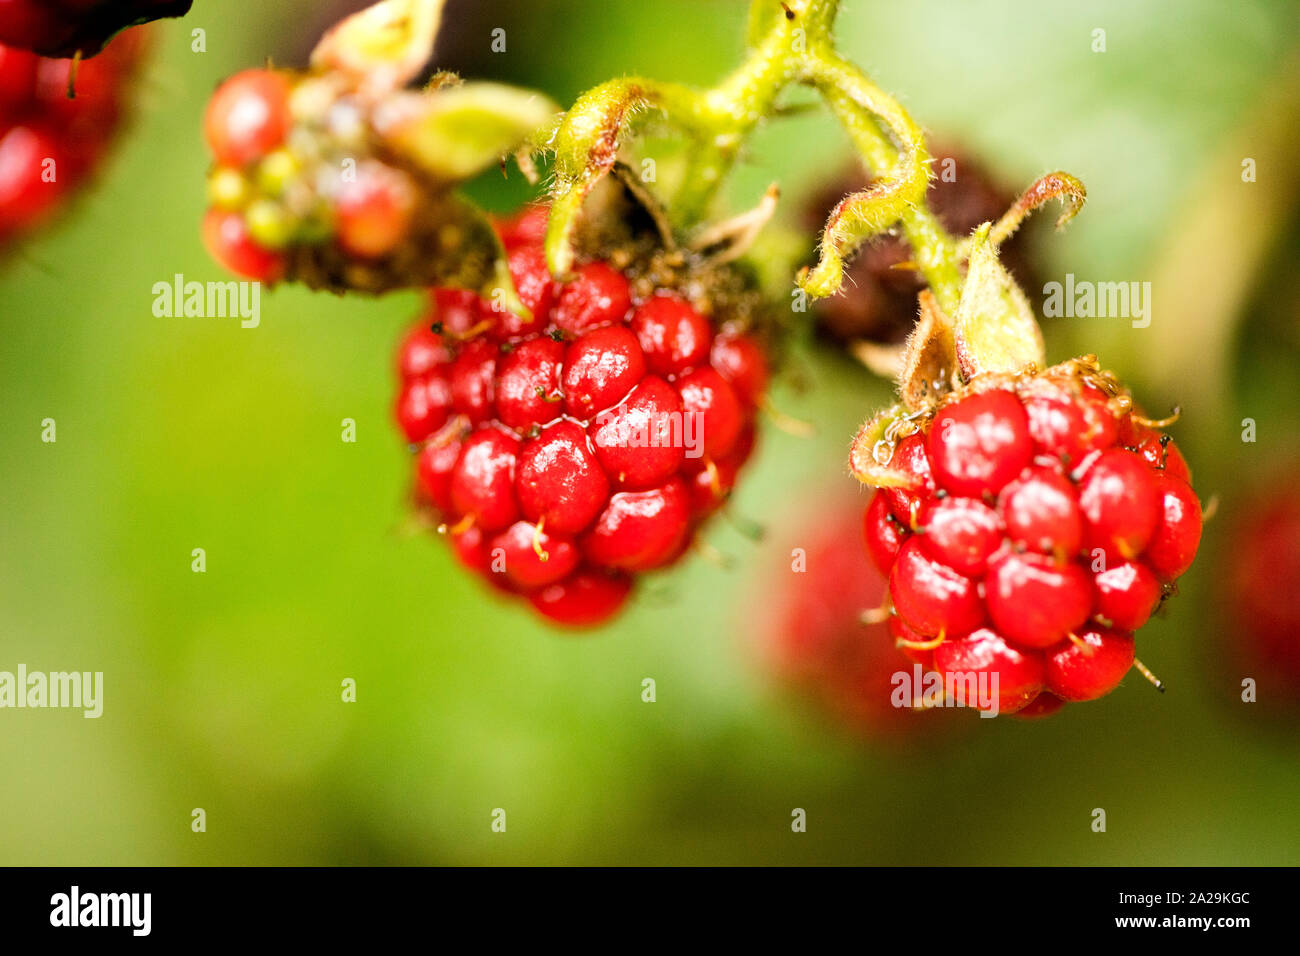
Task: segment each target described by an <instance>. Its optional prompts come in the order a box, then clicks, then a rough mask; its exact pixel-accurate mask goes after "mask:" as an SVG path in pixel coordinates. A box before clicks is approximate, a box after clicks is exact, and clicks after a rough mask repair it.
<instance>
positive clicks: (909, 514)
mask: <svg viewBox="0 0 1300 956" xmlns="http://www.w3.org/2000/svg"><path fill="white" fill-rule="evenodd" d="M889 467H890V469H891V470H893V471H897V472H901V473H902V474H903V475H904V476H906V479H907V482H908V483H907V484H906V485H904V486H901V487H887V488H883V489H881V490H882V491H883V492H884V495H885V497H886V499H888V501H889V510H890V512H891V513H892V514H893V515H894V517H895V518H897V519H898V520H899V521H901V522H902V523H903V525H904V527H908V528H910V527H912V525H913V524H915V523H917V522H918V521H919V520H920V508H921V502H922V501H924V500H925V499H926V498H928V497H929V496H930V495H932V494H934V490H935V489H934V477H933V475H932V474H931V473H930V456H929V455H928V454H927V453H926V450H925V436H924V435H921V434H916V435H908V436H907V437H906V438H904V439H903V440H902V441H900V442H899V443H898V447H896V448H895V449H894V454H893V456H892V457H891V458H890V459H889Z"/></svg>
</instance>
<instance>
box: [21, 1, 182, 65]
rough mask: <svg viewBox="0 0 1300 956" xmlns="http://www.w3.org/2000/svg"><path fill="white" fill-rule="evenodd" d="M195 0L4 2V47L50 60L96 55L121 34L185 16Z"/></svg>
mask: <svg viewBox="0 0 1300 956" xmlns="http://www.w3.org/2000/svg"><path fill="white" fill-rule="evenodd" d="M192 3H193V0H0V43H3V44H5V45H6V46H12V47H17V48H18V49H22V50H30V51H32V52H35V53H39V54H40V55H41V56H48V57H73V56H80V57H82V58H87V57H92V56H95V55H96V54H97V53H99V52H100V51H101V50H102V49H104V47H105V46H106V45H107V44H108V42H109V40H111V39H112V38H113V36H114V35H116V34H117V33H118V31H120V30H123V29H125V28H126V27H130V26H134V25H136V24H140V23H147V22H148V21H150V20H157V19H159V18H161V17H181V16H184V15H185V14H186V13H188V12H189V9H190V5H191V4H192Z"/></svg>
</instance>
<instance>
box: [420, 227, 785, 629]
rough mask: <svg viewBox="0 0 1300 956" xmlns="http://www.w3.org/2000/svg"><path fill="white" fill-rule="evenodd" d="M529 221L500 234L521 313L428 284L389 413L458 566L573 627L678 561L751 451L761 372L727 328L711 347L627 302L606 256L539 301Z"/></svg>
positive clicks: (654, 297)
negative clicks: (421, 319)
mask: <svg viewBox="0 0 1300 956" xmlns="http://www.w3.org/2000/svg"><path fill="white" fill-rule="evenodd" d="M529 222H532V223H533V224H532V225H528V224H527V223H525V222H523V221H520V222H516V223H507V224H504V225H503V226H502V227H501V228H502V229H503V230H506V235H505V236H503V241H504V242H505V245H506V246H507V248H508V250H509V262H510V268H511V274H512V277H513V279H514V282H515V285H516V288H517V289H518V291H519V293H520V296H521V298H522V299H523V301H524V303H525V304H526V305H527V306H529V308H530V309H532V310H533V312H534V315H533V319H532V320H531V321H529V322H524V321H521V320H519V319H518V318H517V317H515V316H513V314H511V313H505V312H498V311H496V310H495V309H494V308H493V304H491V303H489V302H487V301H485V300H482V299H480V298H479V297H478V295H476V294H475V293H473V292H467V291H466V292H458V291H453V290H449V289H438V290H433V292H432V296H431V298H432V309H431V311H430V314H429V315H428V316H427V317H426V320H425V325H424V326H423V327H420V328H416V329H413V330H411V331H409V332H408V333H407V336H406V338H405V339H404V340H403V342H402V345H401V348H400V351H399V356H398V363H397V364H398V374H399V377H400V379H401V383H402V384H401V392H400V394H399V399H398V405H397V413H396V415H397V419H398V424H399V426H400V427H401V428H402V430H403V432H404V433H405V434H406V436H407V439H408V440H409V441H411V442H414V443H416V444H420V443H423V447H421V448H420V450H419V454H418V456H417V460H416V469H415V470H416V476H417V488H416V500H417V503H418V504H419V505H421V506H423V507H425V508H428V509H432V510H434V511H436V512H437V517H438V519H439V522H440V524H442V525H445V526H446V527H448V528H449V529H452V530H453V532H455V533H454V534H453V535H452V537H453V546H454V547H455V548H456V549H457V551H458V553H459V554H460V556H461V558H462V563H465V564H466V566H467V567H470V568H472V569H473V570H475V571H476V572H477V573H479V574H482V575H484V576H486V577H487V578H488V579H489V580H490V581H491V583H492V584H493V586H495V587H497V588H499V589H502V590H506V591H508V592H510V593H512V594H514V595H516V596H517V597H518V596H524V595H525V594H526V595H527V596H528V597H529V599H530V600H531V601H532V603H533V605H534V606H535V607H536V608H537V610H538V611H539V612H540V613H541V614H543V615H544V616H547V617H549V618H551V619H552V620H555V621H557V622H561V623H570V624H574V625H580V624H590V623H595V622H596V621H598V620H601V619H603V618H604V617H606V616H609V615H612V614H613V613H614V612H615V611H616V610H617V609H618V607H619V606H620V605H621V604H622V603H623V601H624V599H625V598H626V596H627V594H628V593H629V591H630V588H631V579H630V578H628V577H627V576H626V575H628V574H632V573H640V572H643V571H648V570H651V569H654V568H659V567H664V566H667V565H670V564H672V563H674V562H675V561H677V560H678V559H679V558H680V557H681V556H682V555H683V554H684V553H685V552H686V551H687V550H688V546H689V544H690V542H691V539H692V538H693V536H694V534H695V533H696V530H697V529H698V527H699V526H700V524H701V523H702V522H703V521H704V520H705V519H706V518H707V517H708V516H709V515H710V514H712V513H713V512H714V511H716V510H717V509H718V508H719V507H720V506H721V505H722V504H723V503H724V502H725V501H726V500H727V497H728V496H729V495H730V493H731V491H732V488H733V487H734V486H735V483H736V480H737V477H738V475H739V473H740V471H741V469H742V468H743V466H744V465H745V464H746V462H747V461H748V459H749V457H750V455H751V453H752V451H753V448H754V437H755V434H754V417H755V413H756V407H757V405H758V404H759V403H760V402H761V400H762V395H761V388H762V387H763V384H764V383H765V382H766V368H767V365H766V361H765V359H764V357H763V354H762V351H761V349H759V347H758V346H757V344H756V342H755V341H754V340H753V339H751V338H750V337H748V336H746V335H745V334H743V333H742V332H740V331H738V330H736V329H734V328H733V329H732V330H730V331H728V332H727V333H726V338H725V340H724V339H722V338H719V339H718V340H717V341H722V342H724V345H725V348H724V349H723V350H722V351H718V350H716V349H715V348H713V347H712V346H714V345H716V342H715V340H714V335H713V329H712V326H711V325H710V324H709V323H708V322H707V321H706V320H705V319H704V317H703V316H702V315H701V314H700V313H698V312H696V311H695V310H694V309H692V308H691V307H690V306H688V305H686V304H685V301H684V300H683V299H682V298H680V296H679V294H678V293H677V292H675V291H670V290H668V289H661V290H658V291H653V290H652V291H651V292H650V293H649V296H648V298H646V299H642V300H639V305H640V308H639V309H636V310H634V309H633V308H632V302H631V285H630V284H629V281H628V279H627V278H626V277H625V276H624V275H623V274H622V273H620V272H618V271H617V270H615V269H613V268H612V267H611V266H610V265H609V264H608V263H605V262H599V261H595V262H588V263H586V264H584V265H582V266H580V267H579V268H578V270H577V274H576V276H575V277H574V279H573V280H572V281H570V282H568V283H566V284H564V285H563V286H562V287H561V288H560V290H559V294H558V295H556V294H555V283H554V282H553V281H552V280H551V278H550V276H549V274H548V273H547V272H546V265H545V257H544V256H543V254H542V249H541V246H540V244H539V241H538V237H539V236H540V219H539V218H538V217H537V216H536V215H534V216H533V218H532V219H530V220H529ZM640 281H642V282H644V281H645V279H644V276H641V277H640ZM638 332H639V333H640V334H641V339H640V340H639V339H638ZM643 342H644V344H645V348H643ZM647 348H648V349H650V351H651V353H653V362H651V361H650V360H649V359H648V357H647V352H646V349H647ZM715 355H717V356H719V358H718V365H719V367H715V366H714V365H713V364H712V363H713V361H714V356H715ZM723 368H725V369H726V374H724V373H723V371H722V369H723ZM656 370H659V371H662V372H663V373H664V374H663V375H660V374H656ZM665 376H667V377H665ZM733 382H734V383H735V384H734V385H733V384H732V383H733ZM742 388H743V389H748V390H749V391H746V392H745V393H744V398H743V399H742V397H741V396H740V395H738V394H737V391H738V389H742ZM468 528H474V529H478V530H479V531H480V532H481V534H480V535H479V536H478V537H473V536H471V535H470V534H469V532H468V531H467V530H466V529H468ZM552 545H553V546H554V548H553V550H554V551H555V552H556V557H555V558H554V560H552V559H551V558H549V557H548V558H547V559H545V560H544V559H543V558H542V554H548V553H549V552H550V550H552ZM503 562H504V563H503Z"/></svg>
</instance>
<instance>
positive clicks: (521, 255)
mask: <svg viewBox="0 0 1300 956" xmlns="http://www.w3.org/2000/svg"><path fill="white" fill-rule="evenodd" d="M506 261H507V263H508V265H509V267H510V278H511V279H512V280H514V283H515V291H516V292H518V293H519V301H521V302H522V303H523V304H524V306H525V307H526V308H527V309H528V311H529V312H531V313H532V315H533V318H532V320H531V321H529V320H526V319H522V318H520V317H519V316H517V315H515V314H514V313H513V312H511V311H509V310H508V309H506V308H505V307H504V305H503V304H501V303H496V302H494V303H492V305H491V307H490V310H489V311H491V312H492V314H491V315H490V316H489V317H490V318H492V319H493V320H494V326H495V327H494V329H493V338H495V339H498V340H500V341H506V340H509V339H513V338H516V337H518V336H520V335H526V334H528V333H530V332H536V331H540V330H541V329H542V328H543V326H544V323H545V321H546V316H547V314H548V313H549V312H550V311H551V306H552V305H553V304H554V302H555V280H554V279H552V278H551V273H550V270H549V269H547V267H546V256H545V254H544V253H543V252H542V250H541V249H540V248H539V247H537V246H515V247H513V248H512V249H510V251H509V253H508V254H507V256H506Z"/></svg>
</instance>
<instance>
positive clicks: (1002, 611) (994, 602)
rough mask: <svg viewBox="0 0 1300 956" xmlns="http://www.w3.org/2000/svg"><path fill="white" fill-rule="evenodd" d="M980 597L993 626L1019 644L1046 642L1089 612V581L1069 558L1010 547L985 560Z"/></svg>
mask: <svg viewBox="0 0 1300 956" xmlns="http://www.w3.org/2000/svg"><path fill="white" fill-rule="evenodd" d="M984 588H985V600H986V601H987V602H988V609H989V617H990V618H992V620H993V626H994V627H995V628H997V629H998V632H999V633H1001V634H1002V635H1003V636H1004V637H1006V639H1007V640H1009V641H1014V642H1015V643H1017V644H1020V645H1023V646H1024V647H1049V646H1051V645H1052V644H1055V643H1056V642H1057V641H1059V640H1061V639H1062V638H1063V637H1065V636H1066V635H1067V634H1069V633H1070V632H1071V631H1073V630H1075V629H1076V628H1078V627H1081V626H1082V625H1083V623H1084V622H1085V621H1086V620H1088V618H1089V616H1090V615H1091V613H1092V581H1091V579H1090V578H1089V577H1088V573H1087V572H1086V571H1084V569H1083V568H1082V567H1080V566H1079V565H1078V564H1076V563H1074V562H1066V563H1064V564H1060V565H1058V564H1057V563H1056V562H1055V561H1054V560H1053V559H1051V558H1049V557H1047V556H1046V555H1041V554H1034V553H1032V552H1027V553H1025V554H1016V553H1015V552H1011V553H1004V554H1001V555H999V556H998V557H997V558H995V559H994V560H993V561H991V562H990V563H989V573H988V578H987V579H986V581H985V583H984Z"/></svg>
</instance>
